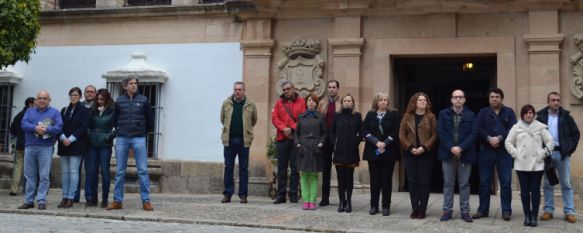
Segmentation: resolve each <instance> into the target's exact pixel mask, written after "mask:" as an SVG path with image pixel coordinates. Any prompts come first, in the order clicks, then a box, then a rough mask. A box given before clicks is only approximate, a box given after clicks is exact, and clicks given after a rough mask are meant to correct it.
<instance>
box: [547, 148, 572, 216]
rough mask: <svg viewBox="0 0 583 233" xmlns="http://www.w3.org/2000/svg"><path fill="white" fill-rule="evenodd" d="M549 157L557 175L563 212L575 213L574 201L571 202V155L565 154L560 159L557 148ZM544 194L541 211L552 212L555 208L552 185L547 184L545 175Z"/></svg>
mask: <svg viewBox="0 0 583 233" xmlns="http://www.w3.org/2000/svg"><path fill="white" fill-rule="evenodd" d="M551 158H552V159H553V161H554V162H555V167H556V168H557V173H558V175H559V182H560V185H561V196H562V198H563V212H564V213H565V214H575V203H574V202H573V186H571V157H570V156H565V159H563V160H561V153H560V152H559V151H557V150H555V151H553V153H552V154H551ZM544 177H545V178H544V180H545V181H544V186H543V190H544V195H545V204H544V207H543V211H544V212H547V213H551V214H552V213H553V211H554V210H555V200H554V187H553V186H551V185H550V184H549V180H548V178H547V176H546V175H545V176H544Z"/></svg>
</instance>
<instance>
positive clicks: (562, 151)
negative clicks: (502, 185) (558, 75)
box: [536, 92, 579, 223]
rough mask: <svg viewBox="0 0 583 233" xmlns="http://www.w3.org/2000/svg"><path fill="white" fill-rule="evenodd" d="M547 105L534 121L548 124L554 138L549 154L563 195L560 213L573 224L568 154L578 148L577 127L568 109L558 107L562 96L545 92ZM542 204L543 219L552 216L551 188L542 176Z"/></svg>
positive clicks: (573, 215) (573, 211)
mask: <svg viewBox="0 0 583 233" xmlns="http://www.w3.org/2000/svg"><path fill="white" fill-rule="evenodd" d="M547 103H548V107H546V108H543V109H542V110H540V111H538V112H537V114H536V115H537V118H536V119H537V120H538V121H540V122H542V123H544V124H546V125H548V127H549V132H551V136H552V137H553V144H554V145H555V148H553V153H552V154H551V157H552V159H553V161H554V162H555V166H556V167H557V172H558V173H559V181H560V183H561V196H562V198H563V212H564V213H565V220H566V221H567V222H570V223H575V222H576V218H575V203H574V202H573V187H572V186H571V180H570V179H571V154H572V153H573V152H575V149H577V143H579V129H578V128H577V124H576V123H575V120H573V117H572V116H571V115H570V113H569V111H567V110H565V109H563V108H562V107H561V95H559V93H558V92H551V93H549V94H548V95H547ZM543 190H544V194H545V204H544V207H543V211H544V213H543V215H542V216H541V220H542V221H547V220H550V219H552V218H553V211H554V210H555V203H554V197H553V195H554V188H553V186H551V185H549V180H548V179H547V178H546V176H545V182H544V188H543Z"/></svg>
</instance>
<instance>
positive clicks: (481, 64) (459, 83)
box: [393, 55, 496, 194]
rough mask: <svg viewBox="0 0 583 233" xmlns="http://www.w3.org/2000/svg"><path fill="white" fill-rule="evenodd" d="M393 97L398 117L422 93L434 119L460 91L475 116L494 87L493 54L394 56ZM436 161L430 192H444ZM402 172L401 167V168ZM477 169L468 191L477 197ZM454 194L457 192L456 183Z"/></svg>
mask: <svg viewBox="0 0 583 233" xmlns="http://www.w3.org/2000/svg"><path fill="white" fill-rule="evenodd" d="M467 63H472V65H473V66H472V69H467V66H466V69H464V64H467ZM393 64H394V66H393V71H394V77H395V86H396V87H397V90H396V97H397V98H398V100H397V103H398V109H399V112H400V113H401V116H402V115H403V113H404V112H405V108H406V106H407V102H408V101H409V98H410V97H411V96H412V95H413V94H414V93H416V92H419V91H422V92H425V93H426V94H427V95H428V96H429V99H430V101H431V104H432V109H431V110H432V112H433V113H435V115H436V117H437V115H438V114H439V111H440V110H441V109H443V108H446V107H448V106H450V105H451V102H450V98H451V92H452V91H453V90H455V89H461V90H463V91H464V92H465V96H466V104H465V107H467V108H469V109H470V110H472V111H473V112H475V113H477V112H478V111H479V110H480V108H482V107H485V106H488V97H487V93H488V90H489V89H490V88H491V87H494V86H495V85H496V57H495V55H490V56H487V55H484V56H464V57H448V56H444V57H395V58H393ZM436 156H437V155H436V154H435V159H434V163H433V171H432V174H431V177H432V178H431V192H437V193H441V192H443V172H442V168H441V162H440V161H439V160H438V159H437V157H436ZM403 169H404V167H403ZM478 174H479V173H478V166H477V165H476V164H474V165H473V166H472V175H471V176H470V190H471V193H472V194H477V193H478V189H479V183H480V181H479V176H478ZM401 180H403V181H405V182H402V183H403V185H401V189H402V190H403V191H407V190H408V187H407V186H408V185H407V182H406V181H407V178H406V173H405V179H401ZM455 190H456V192H457V191H458V187H457V182H456V188H455Z"/></svg>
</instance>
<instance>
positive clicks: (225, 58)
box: [13, 43, 243, 162]
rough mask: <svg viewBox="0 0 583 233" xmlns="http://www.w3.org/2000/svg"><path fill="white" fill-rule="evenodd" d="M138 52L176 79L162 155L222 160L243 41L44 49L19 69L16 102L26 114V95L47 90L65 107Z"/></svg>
mask: <svg viewBox="0 0 583 233" xmlns="http://www.w3.org/2000/svg"><path fill="white" fill-rule="evenodd" d="M133 53H143V54H146V56H147V63H148V64H149V65H150V66H153V67H156V68H160V69H162V70H164V71H165V72H166V73H167V74H168V75H169V77H170V78H169V79H168V81H167V82H166V83H165V84H163V86H162V95H161V105H160V106H162V107H163V110H162V112H161V114H160V131H161V133H162V135H161V137H160V142H159V151H158V157H159V158H160V159H175V160H195V161H217V162H218V161H222V160H223V146H222V144H221V140H220V133H221V127H222V126H221V124H220V121H219V113H220V106H221V103H222V101H223V100H224V99H225V98H226V97H227V96H229V95H230V94H231V93H232V88H233V87H232V85H233V82H235V81H237V80H241V79H242V64H243V56H242V52H241V51H240V46H239V43H197V44H154V45H152V44H149V45H112V46H109V45H108V46H63V47H40V48H37V49H36V54H34V55H33V56H32V60H31V61H30V62H29V64H25V63H19V64H17V65H16V66H15V70H16V71H17V72H18V73H19V74H20V75H21V76H22V77H23V79H22V81H21V82H20V83H19V84H18V85H17V86H16V87H15V91H14V92H15V93H14V104H15V105H16V106H17V109H18V110H20V109H21V108H22V107H23V104H24V100H25V99H26V97H28V96H35V95H36V93H37V92H38V91H39V90H41V89H44V90H47V91H49V93H50V94H51V97H52V99H53V100H52V102H51V105H52V106H53V107H55V108H57V109H60V108H62V107H64V106H65V105H67V104H68V101H69V100H68V91H69V89H70V88H71V87H75V86H79V87H80V88H81V89H83V88H84V87H85V86H86V85H88V84H93V85H95V86H96V87H97V88H102V87H105V86H106V83H105V80H104V79H103V78H102V77H101V75H102V74H104V73H106V72H107V71H110V70H115V69H118V68H121V67H123V66H125V65H126V64H127V63H128V62H129V61H130V55H131V54H133ZM16 113H17V111H15V112H14V115H16ZM14 115H13V116H14Z"/></svg>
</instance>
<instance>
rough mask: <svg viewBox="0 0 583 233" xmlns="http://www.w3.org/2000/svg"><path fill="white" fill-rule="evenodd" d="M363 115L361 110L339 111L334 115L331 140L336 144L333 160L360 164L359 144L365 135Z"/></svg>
mask: <svg viewBox="0 0 583 233" xmlns="http://www.w3.org/2000/svg"><path fill="white" fill-rule="evenodd" d="M363 134H364V133H363V127H362V116H361V115H360V113H359V112H354V113H352V112H344V110H343V111H341V112H338V113H336V115H335V116H334V121H333V123H332V129H331V130H330V137H331V138H330V141H331V142H332V145H333V146H334V147H333V148H334V157H333V159H332V161H334V163H340V164H358V162H360V154H359V151H358V145H360V143H361V142H362V138H363V137H364V135H363Z"/></svg>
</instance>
